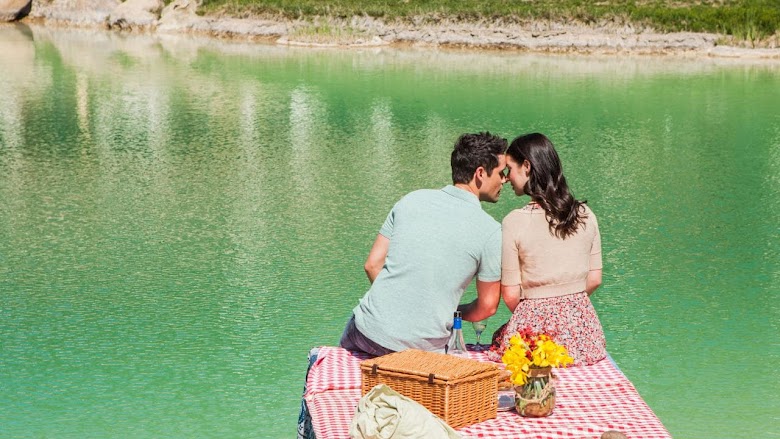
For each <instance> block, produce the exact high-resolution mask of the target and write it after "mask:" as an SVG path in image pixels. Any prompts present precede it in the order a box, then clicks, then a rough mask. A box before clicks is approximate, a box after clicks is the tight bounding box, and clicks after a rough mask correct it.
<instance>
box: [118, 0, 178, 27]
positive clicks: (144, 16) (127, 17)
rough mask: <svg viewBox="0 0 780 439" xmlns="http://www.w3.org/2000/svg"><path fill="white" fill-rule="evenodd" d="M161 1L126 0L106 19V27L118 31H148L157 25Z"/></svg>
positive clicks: (162, 5) (161, 7) (161, 8)
mask: <svg viewBox="0 0 780 439" xmlns="http://www.w3.org/2000/svg"><path fill="white" fill-rule="evenodd" d="M163 7H165V4H164V3H163V2H162V0H127V1H126V2H124V3H122V4H121V5H119V6H117V7H116V8H115V9H114V10H113V11H112V12H111V15H109V17H108V27H110V28H118V29H149V28H153V27H155V26H156V25H157V20H158V19H159V18H160V12H161V11H162V10H163Z"/></svg>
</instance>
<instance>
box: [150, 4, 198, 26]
mask: <svg viewBox="0 0 780 439" xmlns="http://www.w3.org/2000/svg"><path fill="white" fill-rule="evenodd" d="M198 6H200V2H199V1H198V0H175V1H173V2H171V3H170V4H168V6H166V7H165V8H164V9H163V10H162V13H161V14H160V21H159V22H158V24H157V29H158V30H162V31H172V32H178V31H193V30H196V31H197V30H207V29H208V24H207V23H206V20H205V19H203V18H201V17H199V16H198V14H196V13H195V12H196V11H197V9H198Z"/></svg>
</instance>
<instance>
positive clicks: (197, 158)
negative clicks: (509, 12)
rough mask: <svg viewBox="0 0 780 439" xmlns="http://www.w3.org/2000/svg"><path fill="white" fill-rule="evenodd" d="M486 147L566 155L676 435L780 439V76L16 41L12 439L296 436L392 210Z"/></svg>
mask: <svg viewBox="0 0 780 439" xmlns="http://www.w3.org/2000/svg"><path fill="white" fill-rule="evenodd" d="M479 130H490V131H492V132H496V133H499V134H502V135H503V136H505V137H508V138H510V139H511V138H513V137H514V136H516V135H518V134H521V133H525V132H531V131H540V132H543V133H546V134H547V135H548V136H549V137H550V138H551V139H552V140H553V142H554V143H555V144H556V145H557V147H558V150H559V152H560V155H561V156H562V160H563V162H564V166H565V172H566V176H567V178H568V180H569V183H570V185H571V187H572V188H573V190H574V193H575V195H576V196H577V197H578V198H584V199H587V200H588V204H589V205H590V206H591V207H592V208H593V210H594V211H595V212H596V213H597V215H598V217H599V222H600V227H601V232H602V237H603V238H602V239H603V249H604V284H603V286H602V287H601V288H600V289H599V290H598V291H597V292H596V294H595V295H594V296H593V301H594V304H595V307H596V309H597V311H598V313H599V316H600V318H601V321H602V324H603V326H604V329H605V333H606V335H607V342H608V349H609V351H610V353H611V355H612V356H613V357H614V359H615V360H616V362H617V363H618V365H619V366H620V367H621V369H622V370H623V371H624V373H625V374H626V375H627V376H628V378H629V379H630V380H631V381H632V382H633V383H634V385H635V386H636V387H637V389H638V390H639V392H640V394H641V395H642V397H643V398H644V399H645V401H646V402H647V403H648V404H649V406H650V407H651V408H652V409H653V410H654V411H655V413H656V414H657V415H658V417H659V418H660V419H661V421H662V422H663V423H664V425H665V426H666V427H667V429H668V430H669V431H670V433H671V434H672V435H673V436H675V437H679V438H738V437H741V438H766V437H778V436H780V397H779V396H778V395H779V394H780V384H779V383H780V373H779V370H778V369H779V368H778V364H779V363H780V336H779V334H780V332H779V329H780V328H778V326H779V325H780V295H779V294H778V285H779V284H780V229H779V226H778V224H779V223H780V221H779V220H780V63H777V62H775V63H774V64H773V63H759V62H750V61H736V60H713V59H699V60H693V59H670V58H651V57H638V58H632V57H622V56H614V57H606V58H601V57H596V56H591V57H569V56H540V55H529V54H523V53H515V52H477V51H435V50H423V49H421V50H415V49H407V50H394V49H366V50H320V49H304V48H284V47H275V46H266V45H256V44H248V43H246V44H244V43H225V42H217V41H209V40H202V41H201V40H194V39H187V38H177V37H173V36H167V37H159V38H152V37H143V36H136V37H130V36H124V37H123V36H120V35H118V34H105V33H90V32H86V31H54V30H51V29H45V28H33V29H30V28H26V27H14V26H0V437H8V438H44V437H46V438H85V437H91V438H111V437H127V438H160V437H169V438H194V437H220V438H250V437H258V438H291V437H294V436H295V431H296V421H297V415H298V409H299V405H300V396H301V391H302V386H303V378H304V373H305V369H306V357H307V352H308V350H309V349H310V348H311V347H314V346H320V345H333V344H335V343H337V341H338V337H339V335H340V333H341V330H342V328H343V325H344V323H345V321H346V319H347V318H348V317H349V315H350V311H351V308H352V307H353V306H354V305H355V304H356V303H357V301H358V300H359V299H360V297H361V296H362V295H363V293H364V291H365V290H366V288H367V286H368V282H367V280H366V279H365V275H364V273H363V269H362V264H363V262H364V259H365V257H366V255H367V253H368V250H369V248H370V246H371V244H372V242H373V239H374V238H375V236H376V233H377V231H378V229H379V227H380V225H381V223H382V221H383V220H384V217H385V215H386V214H387V212H388V210H389V209H390V208H391V206H392V205H393V203H394V202H395V201H396V200H397V199H398V198H399V197H401V196H402V195H403V194H405V193H406V192H408V191H411V190H414V189H417V188H423V187H428V188H438V187H442V186H444V185H446V184H447V183H448V182H449V178H450V170H449V153H450V150H451V147H452V144H453V143H454V141H455V139H456V137H457V136H458V135H459V134H460V133H462V132H473V131H479ZM507 189H508V187H507ZM525 202H526V199H524V198H518V197H515V196H514V195H513V194H512V193H511V191H510V190H505V191H504V193H503V195H502V198H501V200H500V201H499V202H498V203H497V204H494V205H483V206H484V208H485V209H486V211H488V212H489V213H490V214H492V215H493V216H494V217H495V218H497V219H501V218H502V217H503V216H504V215H506V214H507V213H508V212H509V211H510V210H511V209H513V208H515V207H518V206H520V205H522V204H524V203H525ZM473 295H474V291H473V289H470V290H469V291H468V292H467V295H466V296H465V297H464V299H463V300H464V301H467V300H470V299H471V298H472V297H473ZM507 318H508V311H507V310H506V309H505V308H504V307H503V305H502V309H501V310H500V312H499V314H498V315H497V316H494V317H493V318H492V319H491V320H490V322H489V324H488V331H492V330H494V329H495V328H496V327H497V326H498V325H499V324H500V323H502V322H503V321H505V320H506V319H507ZM466 332H467V335H468V337H469V340H473V334H472V333H471V331H470V329H469V330H467V331H466ZM323 439H324V438H323Z"/></svg>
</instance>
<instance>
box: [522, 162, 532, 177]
mask: <svg viewBox="0 0 780 439" xmlns="http://www.w3.org/2000/svg"><path fill="white" fill-rule="evenodd" d="M522 168H523V172H525V176H526V177H528V175H529V174H530V173H531V162H529V161H528V160H523V166H522Z"/></svg>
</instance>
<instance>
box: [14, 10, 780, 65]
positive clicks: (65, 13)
mask: <svg viewBox="0 0 780 439" xmlns="http://www.w3.org/2000/svg"><path fill="white" fill-rule="evenodd" d="M163 6H164V5H163V3H162V1H161V0H127V1H125V2H124V3H120V2H119V1H118V0H54V1H51V2H48V1H33V4H32V10H31V12H30V14H29V16H28V17H26V18H25V19H24V20H26V21H30V22H35V23H44V24H46V25H52V26H54V25H57V26H82V27H84V26H87V27H106V28H109V29H114V30H117V31H122V32H146V33H178V34H180V33H185V34H187V33H189V34H195V35H206V36H210V37H217V38H230V39H243V40H261V41H265V42H271V43H276V44H286V45H308V46H318V47H323V46H333V47H366V46H382V45H413V46H431V47H473V48H490V49H501V50H517V51H531V52H566V53H583V54H588V53H598V54H654V55H658V54H662V55H670V56H694V57H696V56H704V57H729V58H751V59H766V60H778V61H780V43H779V42H778V40H779V39H780V36H778V35H775V36H773V37H771V38H769V39H767V40H765V41H763V42H761V46H762V47H745V44H744V43H738V42H735V41H733V40H731V39H730V38H729V37H726V36H723V35H718V34H708V33H689V32H677V33H659V32H655V31H653V30H652V29H648V28H636V27H634V26H633V25H632V24H630V23H619V22H603V23H593V24H583V23H576V22H571V23H556V22H543V21H536V22H532V23H525V24H517V23H503V22H501V21H500V20H497V21H477V22H464V21H453V20H448V19H441V20H431V19H426V20H422V19H420V20H407V21H405V22H384V21H382V20H379V19H375V18H372V17H353V18H351V19H339V18H329V17H314V18H311V19H307V20H289V19H284V18H279V17H245V18H236V17H229V16H224V15H206V16H201V15H198V3H197V2H196V1H195V0H176V1H174V2H173V3H170V4H169V5H168V6H165V7H163Z"/></svg>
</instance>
